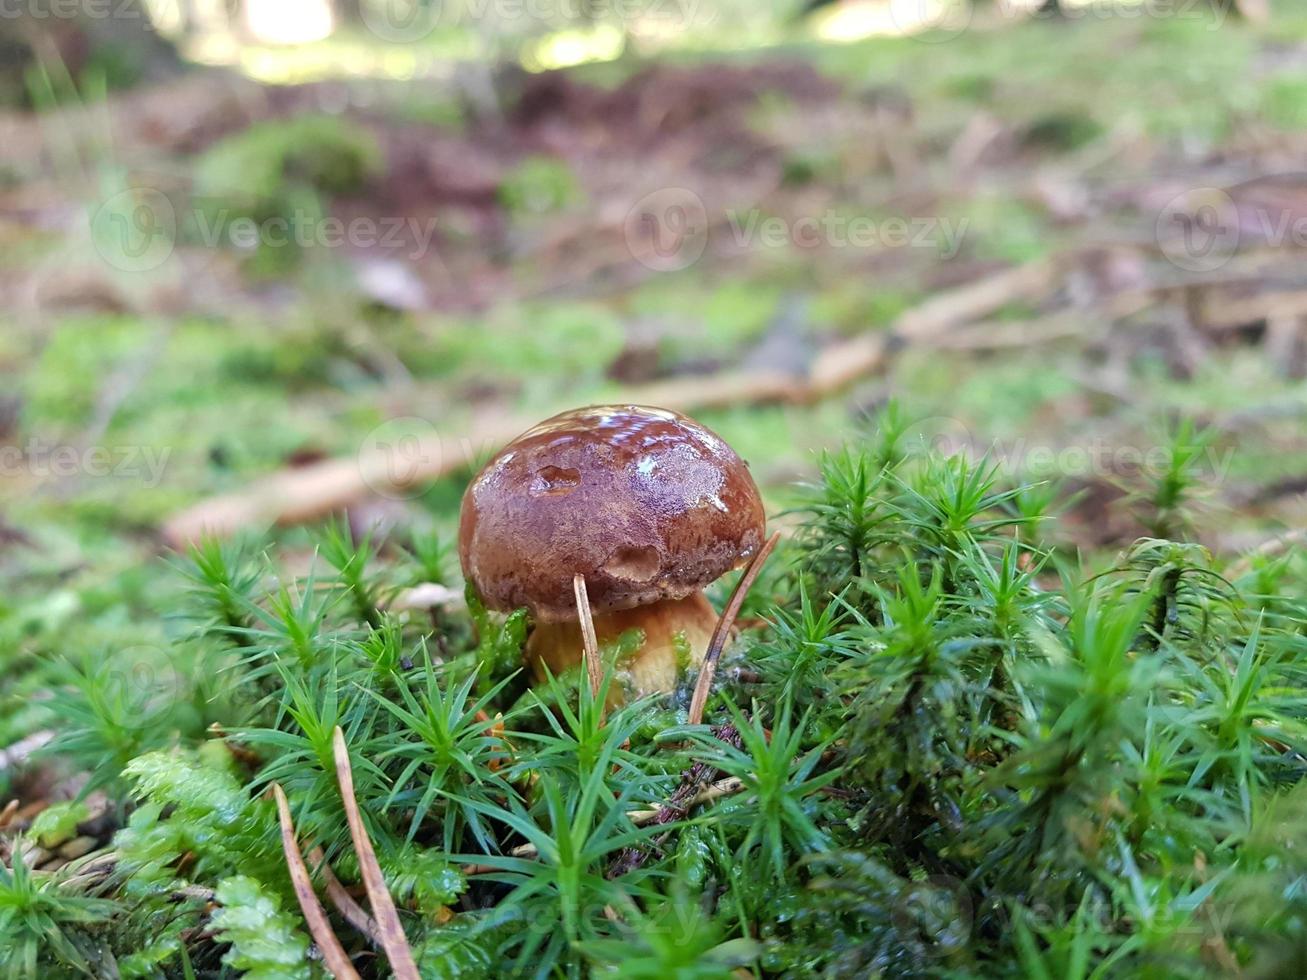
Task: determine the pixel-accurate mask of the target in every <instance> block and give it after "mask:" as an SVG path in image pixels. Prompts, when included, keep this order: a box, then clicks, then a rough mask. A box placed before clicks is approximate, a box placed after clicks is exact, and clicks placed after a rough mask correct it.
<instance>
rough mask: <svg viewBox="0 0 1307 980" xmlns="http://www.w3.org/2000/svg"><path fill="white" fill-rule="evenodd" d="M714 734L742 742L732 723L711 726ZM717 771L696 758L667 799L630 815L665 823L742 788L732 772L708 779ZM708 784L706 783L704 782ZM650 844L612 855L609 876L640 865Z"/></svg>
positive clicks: (727, 740) (642, 820)
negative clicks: (657, 806)
mask: <svg viewBox="0 0 1307 980" xmlns="http://www.w3.org/2000/svg"><path fill="white" fill-rule="evenodd" d="M713 735H714V736H715V737H716V738H717V739H718V740H719V741H721V742H725V743H726V744H727V745H730V746H733V747H735V748H737V749H738V748H739V747H740V746H741V745H742V744H743V740H742V739H741V738H740V733H739V732H738V731H737V730H736V728H735V726H734V725H731V724H726V725H722V726H720V727H718V728H714V729H713ZM718 775H720V772H719V770H718V769H717V767H716V766H713V765H709V764H708V763H706V762H696V763H695V764H694V765H692V766H691V767H690V768H689V769H687V770H685V772H683V773H682V774H681V782H680V784H679V785H678V786H677V787H676V790H675V791H674V792H673V793H672V795H671V797H670V798H669V799H668V801H667V802H666V803H664V804H663V805H662V806H660V807H659V808H658V809H657V810H644V811H641V813H640V814H638V815H637V816H638V818H639V819H638V820H636V816H633V817H632V819H633V820H636V822H637V823H638V825H639V826H648V825H649V824H659V825H661V824H667V823H672V822H673V821H675V820H683V819H685V817H686V816H687V815H689V812H690V811H691V810H692V809H694V808H695V807H696V806H699V805H700V804H702V803H707V802H711V801H712V800H717V799H720V798H721V797H723V796H729V795H731V794H732V793H738V792H739V791H740V790H742V789H744V783H743V782H742V781H741V780H739V779H738V778H736V777H734V776H732V777H729V778H727V779H723V780H720V781H718V782H713V783H710V782H709V781H710V780H712V779H715V778H716V777H717V776H718ZM706 784H707V785H706ZM666 836H667V835H666V834H664V835H662V836H661V837H659V839H658V840H657V841H656V842H655V844H654V846H655V847H657V846H661V845H662V842H663V841H664V840H665V839H666ZM651 851H652V848H650V847H645V846H637V847H628V848H626V850H624V851H622V853H621V854H619V855H618V856H617V857H616V859H614V861H613V863H612V865H611V867H610V868H609V869H608V877H610V878H617V877H620V876H621V875H624V874H626V873H628V872H630V871H634V870H635V869H636V868H638V867H640V865H642V864H644V862H645V859H647V858H648V857H649V854H650V853H651Z"/></svg>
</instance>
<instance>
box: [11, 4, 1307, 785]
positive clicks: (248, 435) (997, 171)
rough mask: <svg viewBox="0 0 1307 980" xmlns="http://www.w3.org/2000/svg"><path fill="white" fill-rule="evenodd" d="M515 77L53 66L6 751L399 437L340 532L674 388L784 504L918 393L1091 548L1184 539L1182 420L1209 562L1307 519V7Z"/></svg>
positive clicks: (34, 138) (23, 328) (442, 517)
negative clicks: (195, 553) (311, 491)
mask: <svg viewBox="0 0 1307 980" xmlns="http://www.w3.org/2000/svg"><path fill="white" fill-rule="evenodd" d="M1286 6H1288V5H1286V4H1281V7H1282V8H1283V7H1286ZM1295 6H1296V5H1295ZM496 83H497V90H498V92H499V98H498V102H497V103H496V104H492V105H487V104H486V103H485V102H484V100H477V99H473V98H471V97H469V96H464V95H460V94H459V93H460V91H461V89H460V88H459V86H457V85H454V84H447V85H440V86H436V85H431V84H427V83H425V82H424V80H422V79H417V80H414V81H409V82H399V81H377V80H369V79H354V80H349V81H319V82H311V83H307V84H302V85H287V86H266V85H262V84H259V83H255V82H252V81H250V80H248V79H244V78H241V77H239V76H236V75H234V74H229V73H222V72H216V71H210V70H197V71H196V72H195V73H194V74H192V75H191V76H189V77H187V78H185V79H183V80H181V81H180V82H178V83H176V84H173V85H169V86H168V87H166V88H164V89H158V90H145V91H135V92H129V93H124V94H115V95H113V96H111V97H110V98H109V99H107V100H101V99H98V98H94V97H93V96H92V95H91V94H89V93H88V92H86V91H85V90H84V89H83V90H81V91H75V90H74V89H73V88H71V87H69V86H68V85H67V84H65V83H62V82H60V81H59V80H58V79H57V78H54V79H52V80H50V81H48V83H47V84H45V86H44V88H41V87H40V86H38V89H40V90H39V91H38V92H37V93H36V97H37V98H38V101H40V102H41V104H42V109H41V111H39V112H36V113H16V112H15V113H8V114H6V115H4V116H3V117H0V142H3V144H4V145H5V148H6V152H5V157H4V163H3V164H2V165H0V239H2V240H3V241H4V243H5V245H6V248H5V257H4V258H3V260H0V292H3V294H4V295H5V296H6V297H8V299H6V301H5V304H4V309H3V311H0V319H2V320H3V327H2V328H0V379H2V380H0V453H3V455H0V674H2V676H3V681H0V746H5V745H11V744H15V743H19V742H20V740H23V739H25V738H28V737H30V736H32V735H33V733H39V732H41V731H42V730H43V729H44V728H45V727H46V724H47V722H48V712H47V709H46V707H45V706H44V703H43V699H42V695H41V692H42V691H43V690H44V689H45V688H46V686H47V681H48V675H47V673H46V671H47V668H48V665H49V663H50V662H51V660H52V659H54V658H57V657H76V656H83V655H88V654H90V655H96V656H99V655H107V654H109V653H110V652H112V651H115V650H118V649H120V648H124V647H127V646H131V645H135V644H143V643H150V642H157V641H159V640H160V639H161V638H162V637H164V636H166V635H167V634H168V631H169V630H170V629H171V628H172V627H171V626H170V625H169V623H168V622H167V621H166V618H165V616H164V615H163V614H164V613H165V612H166V611H167V609H168V608H169V604H170V602H172V601H173V599H174V598H175V591H176V589H177V588H178V586H177V584H176V583H175V579H176V576H173V575H171V574H170V573H167V572H166V571H165V565H164V562H163V561H161V560H159V557H160V556H161V555H165V554H167V553H168V552H169V550H170V549H171V548H173V547H175V546H177V545H178V544H180V543H183V542H184V540H185V539H186V538H187V537H189V536H190V534H191V533H192V532H193V530H194V529H195V528H196V527H197V526H199V525H198V523H197V522H200V523H202V522H203V521H204V520H206V519H215V518H214V511H213V510H212V502H213V499H214V498H215V497H218V498H219V505H220V506H228V505H231V502H232V500H233V499H234V500H236V501H237V502H238V504H240V502H242V501H243V502H244V503H246V504H248V497H244V496H242V494H246V493H247V492H248V490H249V488H250V487H251V486H254V487H255V488H256V492H258V493H261V494H263V497H261V498H260V500H259V501H258V503H257V505H256V506H253V507H252V508H247V509H240V508H239V507H238V513H239V514H240V515H244V517H242V519H241V520H243V519H244V518H245V517H248V519H249V522H250V523H251V524H253V525H254V526H252V527H251V528H249V530H253V531H256V532H258V531H262V530H264V529H265V528H264V527H263V526H260V525H266V524H268V523H270V522H271V521H272V520H273V519H274V518H277V517H281V518H283V519H284V520H285V523H286V525H287V526H285V527H283V528H281V529H280V530H278V531H277V532H275V533H276V537H277V539H278V540H279V542H280V544H281V548H282V550H281V552H280V553H281V554H282V555H283V556H285V555H298V556H299V558H300V559H301V560H302V562H303V563H305V564H307V561H308V556H309V545H308V543H307V542H308V538H307V536H306V535H305V533H304V532H303V531H302V530H301V529H299V528H297V527H295V526H292V525H293V524H294V519H295V516H296V509H297V508H296V502H295V501H294V500H289V499H279V498H277V492H276V491H273V492H272V493H273V498H274V499H271V500H269V499H267V495H268V493H269V491H267V490H266V489H264V490H257V488H258V487H260V486H264V487H265V488H266V484H260V483H259V482H258V481H260V480H262V479H264V478H266V477H268V476H269V475H270V474H286V473H291V474H294V473H299V474H300V475H301V476H303V477H304V478H305V480H306V481H307V483H297V484H295V486H297V487H300V486H306V485H312V484H313V482H314V481H315V480H320V479H323V478H324V476H323V474H326V473H329V472H331V471H330V470H328V469H327V468H326V467H324V466H323V463H324V461H329V460H334V459H339V460H344V461H346V462H347V463H348V461H351V460H376V459H377V458H378V457H379V454H380V455H382V456H384V455H385V454H386V453H387V452H391V453H394V452H398V453H399V457H398V461H397V465H399V466H400V468H401V470H402V469H403V468H404V467H405V466H409V465H417V466H420V467H427V468H428V469H427V471H428V472H432V473H433V474H434V475H436V476H437V478H436V479H434V480H433V481H431V482H430V483H424V484H422V485H421V486H419V487H417V488H412V489H405V488H402V487H397V486H396V483H397V482H398V483H402V482H403V480H402V478H403V473H402V472H400V473H398V474H395V473H390V474H389V475H388V476H383V477H380V478H375V479H372V478H368V477H367V476H366V473H365V471H366V466H358V467H355V470H356V473H355V477H354V479H352V480H347V481H346V483H347V488H346V490H345V491H343V493H342V494H340V495H337V496H330V497H329V499H328V505H329V506H334V505H335V504H337V503H339V504H342V505H343V506H344V509H345V510H347V512H348V514H349V517H350V520H351V522H352V524H353V526H354V527H356V528H364V527H380V528H382V529H383V533H384V531H385V530H386V529H390V528H395V527H412V526H417V527H421V528H429V529H431V530H432V531H433V532H434V533H436V534H438V535H442V536H444V538H445V539H446V540H448V539H449V536H450V535H451V534H452V529H453V528H454V526H455V521H456V517H457V509H458V504H459V499H460V496H461V493H462V488H463V486H464V484H465V482H466V479H467V476H468V474H469V472H470V471H471V470H472V469H473V468H474V466H475V464H476V462H477V461H478V460H480V459H483V458H484V457H485V456H486V454H487V453H488V452H489V451H491V450H493V449H494V448H495V446H494V445H493V441H494V440H493V439H492V438H491V437H489V436H487V435H486V433H498V432H500V431H501V430H503V429H504V428H505V427H508V428H511V427H512V426H513V425H514V424H516V423H517V422H518V421H522V422H529V421H531V420H534V419H535V418H540V417H544V416H545V415H548V414H551V413H552V412H553V411H556V410H559V409H562V408H565V407H569V406H573V405H577V404H583V403H593V402H602V401H612V400H622V399H627V398H630V397H632V392H636V393H639V394H641V395H647V394H649V393H650V392H655V393H656V392H660V391H662V392H669V393H672V395H671V396H669V397H672V398H673V400H675V401H677V402H678V403H679V404H684V405H687V406H689V407H692V408H694V409H695V411H696V415H698V416H699V417H700V418H701V419H702V420H703V421H704V422H705V423H707V424H708V425H710V426H711V427H712V428H714V429H715V430H716V431H718V432H719V433H720V434H721V435H722V436H723V437H724V438H725V439H726V440H727V441H728V442H730V443H731V444H732V445H733V446H734V447H736V448H737V449H738V450H739V452H740V453H741V455H743V456H745V457H746V458H747V459H748V460H749V462H750V463H751V465H752V467H753V471H754V473H755V474H756V476H757V478H758V480H759V483H760V484H761V485H762V488H763V491H764V494H765V495H766V497H767V500H768V502H769V504H770V505H771V506H772V508H773V509H774V511H776V512H780V511H782V510H783V509H784V508H785V507H786V506H787V505H788V504H790V503H791V502H792V501H793V500H794V499H795V490H794V488H795V485H796V484H797V483H800V482H802V481H804V480H808V479H811V478H812V476H813V474H814V471H815V459H816V456H817V454H818V453H819V452H820V451H821V450H823V449H830V448H835V447H838V446H839V445H840V444H842V443H843V442H845V441H846V440H849V439H855V440H856V439H857V438H858V437H859V435H860V434H861V433H862V432H863V420H864V419H865V417H866V415H867V413H868V412H869V411H871V410H874V409H875V408H877V407H879V406H881V405H883V404H884V403H885V402H886V401H887V400H889V399H896V400H898V401H899V402H900V403H901V405H902V406H903V408H904V410H905V412H906V414H907V416H908V417H910V418H912V419H914V420H915V423H914V431H915V432H918V433H920V435H921V437H923V438H925V439H927V440H929V441H934V442H938V443H939V444H942V445H945V446H947V447H949V448H955V449H966V450H968V451H970V452H972V453H973V454H975V455H976V456H977V457H980V456H982V455H984V454H986V453H989V454H990V458H991V459H992V460H993V461H995V462H997V463H998V464H999V465H1000V466H1001V467H1002V472H1003V474H1004V477H1005V479H1006V480H1007V481H1008V482H1012V483H1015V482H1017V481H1020V480H1036V481H1038V480H1052V481H1056V482H1057V485H1058V487H1059V494H1060V497H1061V500H1062V501H1063V503H1064V506H1065V509H1066V520H1065V521H1064V522H1063V523H1062V524H1061V525H1060V527H1061V530H1060V531H1059V533H1060V534H1061V535H1062V537H1061V538H1060V539H1059V540H1057V541H1056V543H1057V544H1058V545H1059V546H1061V547H1063V548H1065V549H1068V550H1070V549H1075V548H1080V549H1083V550H1084V551H1085V553H1086V554H1088V555H1090V556H1091V557H1092V556H1094V555H1110V554H1114V553H1115V552H1117V551H1119V550H1120V549H1121V548H1123V547H1125V546H1126V545H1128V544H1129V543H1130V542H1131V541H1132V540H1134V539H1135V538H1136V537H1138V536H1139V535H1140V534H1141V533H1142V528H1141V527H1140V526H1139V525H1137V524H1134V523H1133V522H1132V521H1131V519H1130V518H1129V508H1128V507H1127V508H1121V507H1109V506H1108V505H1109V504H1111V503H1112V502H1114V501H1118V500H1120V499H1121V498H1124V497H1128V496H1129V495H1130V494H1131V493H1133V492H1135V491H1137V490H1139V489H1140V488H1141V487H1143V486H1145V485H1146V484H1147V482H1148V478H1149V476H1150V475H1153V476H1155V475H1156V473H1155V471H1156V469H1157V463H1156V460H1157V455H1156V453H1157V452H1158V451H1159V450H1164V449H1165V447H1166V446H1167V445H1169V442H1168V438H1167V437H1166V435H1165V433H1166V431H1167V430H1168V428H1169V427H1171V426H1173V425H1174V422H1175V420H1176V419H1177V418H1179V417H1181V416H1184V417H1190V418H1193V419H1196V420H1197V421H1198V422H1199V423H1201V425H1203V426H1206V427H1208V429H1209V431H1210V434H1211V440H1210V442H1209V443H1207V444H1205V445H1204V447H1203V449H1202V451H1203V453H1204V454H1205V462H1204V464H1203V466H1202V467H1201V468H1200V473H1201V476H1202V483H1203V490H1204V492H1203V506H1204V508H1206V512H1205V515H1204V518H1203V520H1202V522H1201V524H1200V531H1199V537H1200V540H1201V541H1202V542H1203V543H1204V544H1205V545H1207V546H1208V547H1209V548H1211V549H1212V550H1213V551H1214V552H1216V553H1217V554H1220V555H1225V556H1232V555H1237V554H1240V553H1243V552H1245V551H1248V550H1250V549H1253V548H1256V547H1258V546H1259V545H1261V544H1262V543H1263V542H1265V541H1268V540H1271V539H1273V538H1274V537H1275V536H1276V535H1279V534H1281V533H1283V532H1284V531H1285V530H1286V529H1293V528H1302V527H1303V526H1305V525H1307V492H1305V491H1307V423H1305V421H1304V420H1305V419H1307V380H1304V379H1305V378H1307V275H1304V271H1303V270H1304V265H1303V261H1302V258H1303V255H1304V251H1303V249H1304V248H1307V170H1304V169H1303V165H1302V161H1303V160H1304V159H1307V12H1303V11H1299V10H1296V9H1292V10H1282V11H1281V12H1280V13H1279V14H1278V15H1277V18H1276V19H1275V20H1273V21H1272V23H1271V24H1270V25H1268V26H1261V27H1250V26H1248V25H1243V24H1239V23H1235V22H1229V23H1226V24H1224V25H1222V26H1221V27H1220V28H1219V29H1214V26H1213V25H1212V24H1211V23H1209V22H1206V21H1204V20H1202V19H1184V18H1175V19H1149V18H1115V19H1099V18H1089V19H1084V20H1077V21H1072V22H1068V23H1031V24H1027V25H1017V26H1012V25H1008V26H1005V27H1004V28H1003V29H993V30H986V29H977V30H973V31H969V32H967V33H965V34H962V35H960V36H957V37H954V38H951V39H949V40H947V41H944V42H942V43H928V42H927V41H925V40H922V39H904V38H899V39H884V40H873V41H862V42H857V43H851V44H846V45H829V44H816V43H813V42H807V41H803V42H799V41H796V42H793V43H790V44H784V45H778V46H772V47H768V48H763V49H753V50H748V51H729V52H728V51H713V50H697V51H694V52H680V53H672V54H668V55H665V56H663V57H661V58H659V59H657V60H653V61H649V60H638V59H633V58H628V59H623V60H621V61H618V62H614V63H609V64H595V65H586V66H581V67H578V68H575V69H569V70H565V71H558V72H547V73H538V74H533V73H526V72H520V71H505V72H502V73H499V75H498V77H497V78H496ZM250 228H254V229H255V230H256V233H255V234H254V236H253V237H251V234H250ZM270 228H271V229H282V230H284V231H285V230H288V231H289V233H290V238H291V239H292V240H294V239H295V238H296V234H297V230H298V233H299V236H300V240H299V243H298V244H295V243H293V242H292V244H281V243H279V241H271V240H262V241H261V240H260V239H259V236H258V234H257V232H259V231H264V232H266V231H267V230H268V229H270ZM274 237H276V236H275V235H274ZM265 238H266V236H265ZM751 380H752V381H753V382H754V383H753V384H751V383H749V382H750V381H751ZM658 386H663V387H658ZM487 420H491V422H490V423H488V422H487ZM411 437H417V439H418V441H417V442H406V441H405V440H406V439H409V438H411ZM414 445H416V446H421V447H423V452H424V453H426V452H427V451H428V450H430V448H431V447H433V446H435V447H438V449H439V452H440V453H441V454H442V456H443V459H442V460H438V461H437V462H436V463H435V464H433V463H432V462H431V460H430V459H429V458H427V457H426V456H425V455H424V456H423V458H421V459H414V458H408V457H406V456H405V453H406V452H407V451H408V450H406V448H405V447H406V446H414ZM394 447H398V449H396V448H394ZM232 495H234V497H233V496H232ZM197 508H198V509H197ZM206 508H207V509H206ZM251 515H252V516H251ZM241 520H237V521H236V523H241ZM6 778H7V774H6V772H5V770H4V767H0V804H2V803H3V797H4V796H5V794H4V793H3V791H2V789H3V787H4V785H5V783H4V781H5V779H6ZM25 792H27V793H29V794H33V793H36V792H37V790H36V788H35V787H30V786H29V787H27V788H26V791H25ZM17 795H19V797H20V798H22V796H23V792H21V791H20V792H19V793H18V794H17ZM29 798H30V797H29Z"/></svg>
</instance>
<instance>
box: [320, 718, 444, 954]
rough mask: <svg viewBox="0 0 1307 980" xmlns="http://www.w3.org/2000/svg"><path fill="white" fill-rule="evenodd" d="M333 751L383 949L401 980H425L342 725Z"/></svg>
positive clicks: (338, 728)
mask: <svg viewBox="0 0 1307 980" xmlns="http://www.w3.org/2000/svg"><path fill="white" fill-rule="evenodd" d="M332 751H333V753H334V755H335V757H336V780H337V781H338V782H339V783H340V799H341V802H342V803H344V805H345V820H346V822H348V824H349V834H350V837H351V838H352V839H353V841H354V853H355V855H357V857H358V862H359V874H360V876H361V877H362V878H363V887H364V888H366V889H367V893H368V903H369V904H370V905H371V906H372V915H373V916H374V917H375V918H376V920H377V928H378V930H379V932H380V938H381V945H382V949H383V950H384V951H385V953H386V959H388V960H389V961H390V968H391V970H392V971H394V974H395V977H396V978H397V980H422V978H421V976H420V974H419V973H418V968H417V964H416V963H415V962H414V960H413V951H412V949H410V948H409V945H408V937H407V936H405V935H404V926H403V925H402V924H401V923H400V921H399V913H398V912H397V911H396V910H395V900H394V899H393V898H391V897H390V892H389V891H388V890H387V889H386V879H385V877H384V876H383V875H382V873H381V865H380V864H378V863H377V853H376V851H375V850H373V847H372V840H371V838H369V837H368V831H367V828H366V827H364V826H363V815H362V814H361V813H360V812H359V805H358V799H357V798H356V797H355V796H354V770H353V768H352V767H351V765H350V761H349V748H348V747H347V746H346V745H345V733H344V732H343V731H341V729H340V727H339V726H337V727H336V731H335V733H334V734H333V737H332Z"/></svg>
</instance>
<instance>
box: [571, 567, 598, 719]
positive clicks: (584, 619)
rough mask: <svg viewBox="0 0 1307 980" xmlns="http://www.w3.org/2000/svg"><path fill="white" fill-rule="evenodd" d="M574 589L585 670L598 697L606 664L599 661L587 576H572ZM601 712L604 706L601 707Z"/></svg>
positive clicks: (592, 690)
mask: <svg viewBox="0 0 1307 980" xmlns="http://www.w3.org/2000/svg"><path fill="white" fill-rule="evenodd" d="M572 591H573V592H575V593H576V616H577V619H578V620H579V621H580V623H581V642H582V644H583V645H584V647H585V651H584V652H585V670H586V673H587V674H588V675H589V676H590V693H591V694H592V695H593V696H594V697H596V698H598V697H599V689H600V688H601V687H602V686H603V683H604V665H603V664H602V663H601V662H600V661H599V641H598V640H597V639H596V638H595V622H594V616H593V615H592V614H591V612H590V596H589V594H588V593H587V592H586V588H585V576H584V575H581V574H577V575H575V576H574V577H573V578H572ZM599 711H600V714H601V715H602V713H603V708H602V707H600V709H599Z"/></svg>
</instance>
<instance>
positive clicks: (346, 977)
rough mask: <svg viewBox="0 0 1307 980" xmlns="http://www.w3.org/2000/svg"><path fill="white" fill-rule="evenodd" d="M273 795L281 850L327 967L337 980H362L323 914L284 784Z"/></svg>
mask: <svg viewBox="0 0 1307 980" xmlns="http://www.w3.org/2000/svg"><path fill="white" fill-rule="evenodd" d="M272 795H273V797H274V798H275V799H276V801H277V820H278V822H279V823H280V824H281V849H282V851H283V852H285V854H286V868H287V870H288V871H289V872H290V881H291V884H292V885H293V886H294V888H295V897H296V898H297V899H298V900H299V903H300V911H302V912H303V913H304V921H305V922H306V923H307V924H308V927H309V933H310V934H311V935H312V936H313V941H314V942H315V943H317V944H318V949H319V950H321V952H322V962H323V965H324V966H325V967H326V968H327V969H328V970H329V971H330V972H331V975H332V976H333V977H336V978H337V980H359V975H358V971H357V970H355V969H354V964H353V963H351V962H350V958H349V955H348V954H347V953H346V952H345V947H343V946H341V944H340V940H339V939H338V938H337V937H336V934H335V933H334V932H333V931H332V929H331V923H330V922H329V921H328V920H327V913H326V912H325V911H323V908H322V903H321V902H319V901H318V896H317V893H316V892H315V891H314V890H313V882H312V880H311V879H310V878H309V869H308V868H307V867H305V865H304V855H302V854H301V853H300V848H299V844H298V843H296V841H295V823H294V821H293V820H292V819H291V815H290V804H289V803H288V802H287V800H286V793H285V791H284V790H282V788H281V784H280V783H273V784H272Z"/></svg>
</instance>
